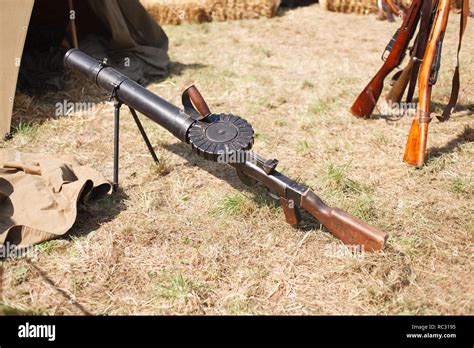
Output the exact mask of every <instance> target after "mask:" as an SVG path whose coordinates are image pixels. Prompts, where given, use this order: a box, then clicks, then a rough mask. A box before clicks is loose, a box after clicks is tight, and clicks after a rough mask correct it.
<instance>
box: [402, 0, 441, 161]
mask: <svg viewBox="0 0 474 348" xmlns="http://www.w3.org/2000/svg"><path fill="white" fill-rule="evenodd" d="M449 6H450V0H439V5H438V7H437V9H436V14H435V17H434V21H433V26H432V28H431V33H430V36H429V40H428V45H427V47H426V50H425V55H424V57H423V62H422V64H421V68H420V77H419V83H418V90H419V93H420V97H419V109H418V111H417V114H416V116H415V117H414V118H413V121H412V124H411V128H410V132H409V134H408V139H407V143H406V146H405V152H404V155H403V160H404V161H405V162H406V163H408V164H411V165H414V166H417V167H420V166H422V165H423V163H424V162H425V153H426V144H427V138H428V126H429V122H430V120H431V116H430V99H431V90H432V87H433V84H434V83H435V82H436V76H437V73H438V71H437V69H439V57H440V55H441V43H442V40H443V37H444V32H445V30H446V25H447V23H448V16H449ZM436 57H438V60H437V58H436Z"/></svg>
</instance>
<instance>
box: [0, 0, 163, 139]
mask: <svg viewBox="0 0 474 348" xmlns="http://www.w3.org/2000/svg"><path fill="white" fill-rule="evenodd" d="M73 9H74V11H73V12H71V9H70V1H68V0H1V1H0V23H1V25H2V30H1V31H0V42H1V44H2V49H1V50H0V78H1V83H2V84H1V85H0V137H2V136H3V135H4V134H8V133H9V132H10V125H11V116H12V111H13V102H14V98H15V91H16V90H17V87H18V88H21V89H25V90H28V91H32V90H33V91H34V90H35V89H36V90H39V91H43V90H46V89H48V88H57V89H60V88H61V83H60V82H61V78H62V76H63V72H62V71H61V70H62V59H61V58H62V56H63V54H64V53H65V52H66V51H67V49H68V48H69V47H70V46H71V42H72V41H73V40H71V35H70V34H71V26H70V24H71V21H70V18H71V17H74V18H75V23H76V28H77V37H78V41H79V48H80V49H82V50H84V51H85V52H86V53H88V54H90V55H92V56H94V57H96V58H98V59H104V58H106V59H107V62H108V63H109V64H111V65H114V66H115V67H116V68H117V69H118V70H121V71H122V72H123V73H125V74H127V75H128V76H130V77H131V78H133V79H134V80H136V81H138V82H139V83H142V84H145V83H147V82H149V81H151V80H153V79H156V78H160V77H163V76H164V75H166V73H167V66H168V64H169V57H168V54H167V51H168V38H167V36H166V34H165V33H164V31H163V30H162V28H161V27H160V26H159V25H158V24H157V23H156V22H155V20H154V19H153V18H152V17H151V16H150V15H149V14H148V13H147V12H146V10H145V9H144V8H143V6H142V5H141V4H140V2H139V1H138V0H74V1H73Z"/></svg>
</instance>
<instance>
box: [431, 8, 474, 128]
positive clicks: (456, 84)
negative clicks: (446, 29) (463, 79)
mask: <svg viewBox="0 0 474 348" xmlns="http://www.w3.org/2000/svg"><path fill="white" fill-rule="evenodd" d="M468 14H469V1H468V0H462V8H461V19H460V21H461V23H460V26H459V43H458V51H457V53H456V68H455V69H454V75H453V82H452V86H451V96H450V97H449V102H448V105H446V107H445V108H444V110H443V114H442V115H441V116H436V118H437V119H438V120H439V121H440V122H444V121H447V120H449V117H450V116H451V112H452V111H453V109H454V107H455V106H456V103H457V101H458V96H459V88H460V81H459V51H460V50H461V44H462V37H463V34H464V31H465V30H466V24H467V16H468Z"/></svg>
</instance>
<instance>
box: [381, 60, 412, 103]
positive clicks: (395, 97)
mask: <svg viewBox="0 0 474 348" xmlns="http://www.w3.org/2000/svg"><path fill="white" fill-rule="evenodd" d="M413 65H414V60H413V58H410V61H409V62H408V64H407V66H406V67H405V68H404V69H403V71H402V73H401V74H400V76H399V77H398V78H397V80H396V81H395V83H394V84H393V86H392V88H391V89H390V91H389V92H388V94H387V101H388V102H391V103H400V101H401V100H402V97H403V93H404V92H405V89H406V88H407V86H408V82H410V79H411V72H412V70H413Z"/></svg>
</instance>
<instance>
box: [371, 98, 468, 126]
mask: <svg viewBox="0 0 474 348" xmlns="http://www.w3.org/2000/svg"><path fill="white" fill-rule="evenodd" d="M413 104H414V105H418V99H416V98H414V99H413ZM445 107H446V103H441V102H438V101H435V100H432V101H431V102H430V108H431V112H432V113H434V114H435V115H441V114H442V112H443V110H444V108H445ZM394 111H395V114H394V115H387V114H383V113H382V112H381V110H380V109H379V107H378V106H377V105H376V107H375V109H374V113H373V114H372V115H371V116H370V118H369V119H371V120H379V119H383V120H385V121H386V122H397V121H399V120H400V119H402V118H404V117H412V116H414V115H415V114H416V110H415V109H414V108H410V109H406V110H404V111H405V112H404V113H403V112H401V111H400V112H399V111H398V110H397V109H394ZM463 111H469V112H467V113H465V114H462V115H457V114H456V115H454V118H463V117H470V116H472V114H473V113H474V104H472V103H468V104H456V106H455V107H454V110H453V113H460V112H463Z"/></svg>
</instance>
